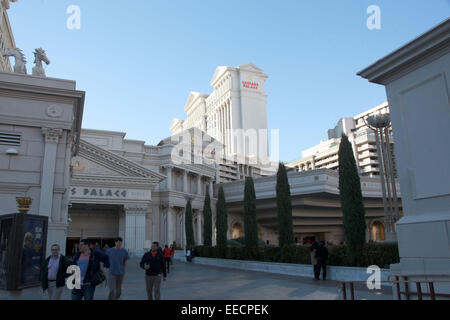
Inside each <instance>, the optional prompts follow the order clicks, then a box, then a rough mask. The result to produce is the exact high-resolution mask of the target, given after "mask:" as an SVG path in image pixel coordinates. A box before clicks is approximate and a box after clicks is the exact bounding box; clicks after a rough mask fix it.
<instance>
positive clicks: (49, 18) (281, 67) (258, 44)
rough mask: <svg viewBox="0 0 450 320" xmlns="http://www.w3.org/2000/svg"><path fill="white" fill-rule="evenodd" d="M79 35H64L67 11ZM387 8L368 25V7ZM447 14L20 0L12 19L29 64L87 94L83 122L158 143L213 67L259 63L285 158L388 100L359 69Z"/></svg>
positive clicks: (428, 9) (427, 7) (422, 6)
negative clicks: (41, 59)
mask: <svg viewBox="0 0 450 320" xmlns="http://www.w3.org/2000/svg"><path fill="white" fill-rule="evenodd" d="M72 4H74V5H78V6H79V7H80V8H81V29H80V30H69V29H68V28H67V27H66V21H67V19H68V17H69V14H67V13H66V10H67V7H68V6H69V5H72ZM373 4H375V5H378V6H379V7H380V9H381V30H369V29H368V28H367V27H366V20H367V18H368V17H369V15H368V14H367V13H366V9H367V7H368V6H370V5H373ZM449 15H450V1H449V0H395V1H393V0H340V1H332V0H328V1H325V0H317V1H300V0H295V1H294V0H293V1H287V0H281V1H273V0H270V1H267V0H227V1H216V0H172V1H167V0H158V1H156V0H136V1H119V0H95V1H94V0H70V1H66V0H31V1H30V0H28V1H26V0H20V1H19V2H17V3H13V4H12V5H11V9H10V10H9V16H10V20H11V25H12V29H13V32H14V36H15V40H16V44H17V46H18V47H19V48H21V49H22V50H23V51H24V53H25V54H26V56H27V57H28V70H29V72H30V71H31V69H32V62H33V55H32V51H33V49H34V48H37V47H41V46H42V47H43V48H44V49H45V50H46V51H47V55H48V57H49V58H50V60H51V64H50V65H49V66H48V67H46V72H47V76H50V77H56V78H64V79H71V80H76V82H77V89H79V90H84V91H86V103H85V109H84V118H83V127H84V128H91V129H103V130H114V131H124V132H126V133H127V138H129V139H137V140H145V141H146V142H147V143H148V144H157V143H158V142H159V141H160V140H161V139H163V138H165V137H167V136H169V135H170V131H169V127H170V124H171V121H172V119H173V118H174V117H177V118H181V119H185V118H186V115H185V113H184V105H185V103H186V100H187V98H188V95H189V92H190V91H200V92H204V93H211V91H212V88H211V87H210V86H209V82H210V80H211V78H212V76H213V74H214V71H215V69H216V67H217V66H222V65H227V66H233V67H236V66H238V65H240V64H244V63H247V62H252V63H254V64H256V65H257V66H259V67H260V68H262V69H263V70H264V71H265V73H267V74H268V75H269V78H268V79H267V82H266V87H267V93H268V103H267V111H268V113H267V116H268V125H269V128H275V129H280V142H281V145H280V160H282V161H290V160H294V159H297V158H299V157H300V154H301V151H302V150H304V149H307V148H309V147H312V146H314V145H316V144H317V143H319V142H320V140H326V139H327V130H328V129H330V128H332V127H334V126H335V125H336V123H337V121H338V120H339V118H341V117H351V116H354V115H356V114H358V113H360V112H363V111H365V110H367V109H369V108H371V107H374V106H376V105H378V104H380V103H382V102H383V101H385V99H386V95H385V91H384V88H383V87H382V86H379V85H375V84H371V83H369V82H367V81H366V80H365V79H362V78H360V77H358V76H356V73H357V72H358V71H360V70H361V69H363V68H365V67H366V66H368V65H370V64H372V63H373V62H375V61H376V60H378V59H379V58H381V57H383V56H385V55H386V54H388V53H390V52H392V51H393V50H395V49H397V48H398V47H400V46H401V45H403V44H405V43H406V42H408V41H410V40H412V39H413V38H415V37H417V36H418V35H420V34H422V33H424V32H425V31H427V30H428V29H430V28H431V27H434V26H435V25H437V24H439V23H440V22H441V21H443V20H444V19H446V18H447V17H449Z"/></svg>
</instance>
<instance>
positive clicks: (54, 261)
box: [41, 244, 70, 300]
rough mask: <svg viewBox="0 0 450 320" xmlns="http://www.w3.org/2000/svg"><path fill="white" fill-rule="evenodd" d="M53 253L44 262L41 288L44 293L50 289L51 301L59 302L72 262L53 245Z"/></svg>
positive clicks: (57, 246)
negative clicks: (67, 271) (68, 268)
mask: <svg viewBox="0 0 450 320" xmlns="http://www.w3.org/2000/svg"><path fill="white" fill-rule="evenodd" d="M51 251H52V254H51V256H49V257H48V258H47V259H46V260H45V261H44V264H43V265H42V268H41V286H42V289H43V290H44V291H45V290H46V289H48V297H49V299H50V300H59V299H60V298H61V294H62V292H63V289H64V286H65V279H66V278H67V276H68V274H67V273H66V270H67V267H68V266H69V265H70V261H69V259H67V258H66V257H65V256H64V255H62V254H60V253H59V251H60V247H59V245H57V244H54V245H52V247H51Z"/></svg>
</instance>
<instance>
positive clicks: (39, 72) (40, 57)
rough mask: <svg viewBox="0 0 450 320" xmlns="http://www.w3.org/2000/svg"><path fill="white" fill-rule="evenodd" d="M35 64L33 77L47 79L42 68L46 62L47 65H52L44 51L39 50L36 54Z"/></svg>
mask: <svg viewBox="0 0 450 320" xmlns="http://www.w3.org/2000/svg"><path fill="white" fill-rule="evenodd" d="M33 53H34V63H35V64H36V66H35V67H34V68H33V76H36V77H45V70H44V67H42V61H44V62H45V63H46V64H47V65H48V64H50V60H49V59H48V58H47V55H46V54H45V51H44V49H42V48H39V49H36V50H35V51H34V52H33Z"/></svg>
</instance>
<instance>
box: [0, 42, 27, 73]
mask: <svg viewBox="0 0 450 320" xmlns="http://www.w3.org/2000/svg"><path fill="white" fill-rule="evenodd" d="M3 56H5V57H14V58H15V63H14V72H15V73H21V74H27V66H26V63H27V61H26V59H25V55H24V54H23V53H22V50H20V49H19V48H8V49H6V50H5V52H4V53H3Z"/></svg>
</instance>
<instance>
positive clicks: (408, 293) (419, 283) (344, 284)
mask: <svg viewBox="0 0 450 320" xmlns="http://www.w3.org/2000/svg"><path fill="white" fill-rule="evenodd" d="M426 276H428V277H429V276H433V277H447V278H448V277H449V275H448V274H447V275H411V274H410V275H389V277H388V280H387V281H380V282H381V283H386V282H388V283H390V284H391V285H392V286H394V285H395V288H396V298H397V300H402V295H404V296H405V298H406V300H411V297H413V296H414V297H415V296H417V300H423V298H424V297H430V299H431V300H436V297H441V298H450V293H437V292H436V290H435V283H437V282H439V283H449V284H450V280H417V279H414V280H411V279H410V278H412V277H416V278H417V277H422V278H423V277H426ZM392 278H395V279H392ZM402 278H403V279H402ZM357 283H364V284H366V283H367V281H337V282H336V286H337V287H338V289H341V290H342V297H343V300H347V297H348V296H347V288H349V290H350V291H349V294H350V300H355V284H357ZM402 283H403V284H404V285H403V287H404V290H403V291H402V289H401V284H402ZM410 284H415V288H416V291H412V290H411V288H410ZM423 284H425V287H428V290H429V292H424V291H423V290H422V289H423Z"/></svg>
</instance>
